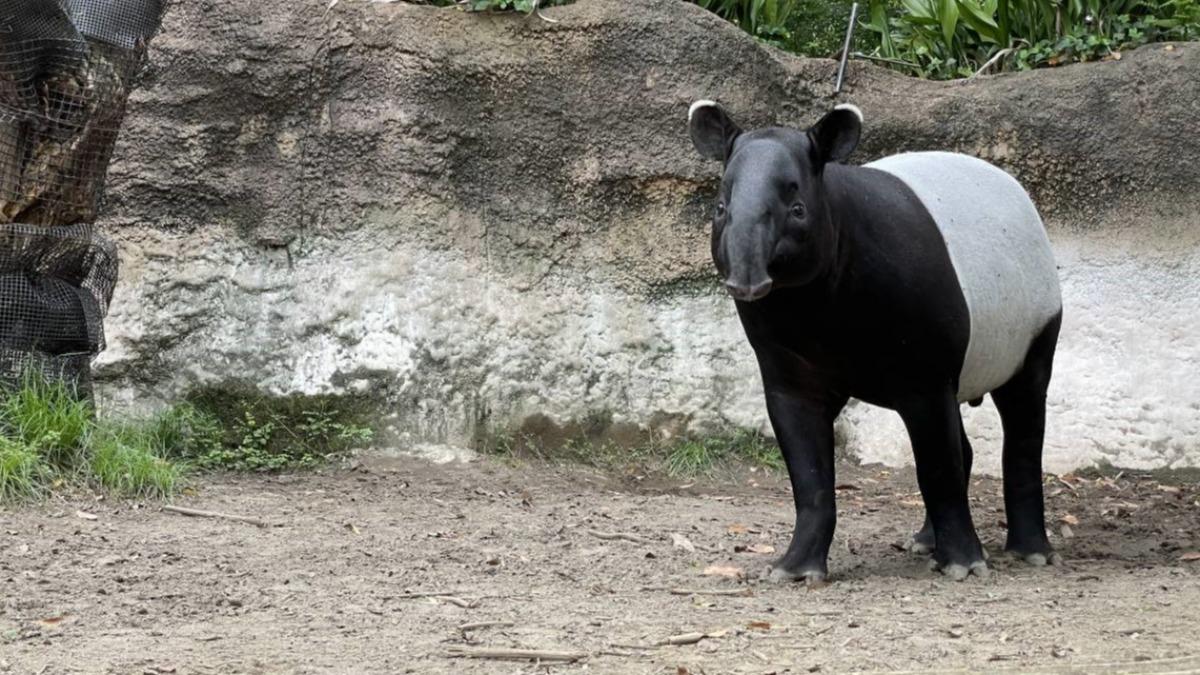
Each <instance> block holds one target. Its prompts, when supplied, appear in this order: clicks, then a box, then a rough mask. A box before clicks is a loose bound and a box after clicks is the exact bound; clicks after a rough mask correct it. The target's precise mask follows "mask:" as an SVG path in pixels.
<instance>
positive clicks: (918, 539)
mask: <svg viewBox="0 0 1200 675" xmlns="http://www.w3.org/2000/svg"><path fill="white" fill-rule="evenodd" d="M936 548H937V539H936V538H934V535H933V528H932V527H923V528H921V531H920V532H917V533H915V534H913V536H911V537H909V538H908V541H906V542H904V550H906V551H908V552H909V553H914V554H916V555H929V554H930V553H933V551H934V549H936Z"/></svg>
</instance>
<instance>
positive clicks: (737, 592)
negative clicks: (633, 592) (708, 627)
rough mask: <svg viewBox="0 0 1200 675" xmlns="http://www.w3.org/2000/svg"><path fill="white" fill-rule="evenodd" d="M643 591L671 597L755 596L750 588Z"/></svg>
mask: <svg viewBox="0 0 1200 675" xmlns="http://www.w3.org/2000/svg"><path fill="white" fill-rule="evenodd" d="M642 590H643V591H666V592H667V593H670V594H671V595H728V596H743V597H749V596H751V595H754V591H753V590H751V589H750V587H749V586H747V587H746V588H714V589H711V590H710V589H704V588H670V587H667V586H643V587H642Z"/></svg>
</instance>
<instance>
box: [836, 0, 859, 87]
mask: <svg viewBox="0 0 1200 675" xmlns="http://www.w3.org/2000/svg"><path fill="white" fill-rule="evenodd" d="M857 19H858V3H857V2H856V3H854V4H853V5H850V25H848V26H846V42H845V43H844V44H842V62H841V63H839V64H838V75H837V84H836V85H835V86H834V87H833V95H834V96H837V95H838V94H840V93H842V80H843V78H845V76H846V61H847V60H848V59H849V58H850V40H851V38H853V37H854V23H855V20H857Z"/></svg>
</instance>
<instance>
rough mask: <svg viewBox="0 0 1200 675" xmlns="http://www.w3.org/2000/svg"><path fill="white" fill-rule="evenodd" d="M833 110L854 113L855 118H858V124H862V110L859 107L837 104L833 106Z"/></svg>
mask: <svg viewBox="0 0 1200 675" xmlns="http://www.w3.org/2000/svg"><path fill="white" fill-rule="evenodd" d="M833 109H834V110H849V111H850V112H852V113H854V116H855V117H857V118H858V123H859V124H862V123H863V114H862V110H860V109H859V107H858V106H856V105H854V104H853V103H839V104H837V105H835V106H833Z"/></svg>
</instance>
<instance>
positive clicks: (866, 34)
mask: <svg viewBox="0 0 1200 675" xmlns="http://www.w3.org/2000/svg"><path fill="white" fill-rule="evenodd" d="M852 4H854V3H853V0H800V2H797V3H796V8H795V9H794V10H793V11H792V13H791V14H790V15H789V17H788V22H787V28H788V32H789V33H790V34H791V37H790V39H789V40H788V42H787V43H786V44H785V45H783V46H784V47H785V48H786V49H788V50H789V51H792V52H795V53H797V54H803V55H805V56H815V57H822V58H824V57H835V56H838V55H840V54H841V51H842V42H843V41H844V40H845V39H846V23H847V22H848V21H849V20H850V6H851V5H852ZM866 11H867V9H866V4H865V0H863V2H862V3H860V4H859V16H863V15H864V14H866ZM878 43H879V40H878V39H877V38H876V37H875V36H874V34H872V33H871V32H870V31H866V30H856V31H854V42H852V43H851V44H850V51H851V52H869V51H871V50H873V49H875V47H876V46H878Z"/></svg>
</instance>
